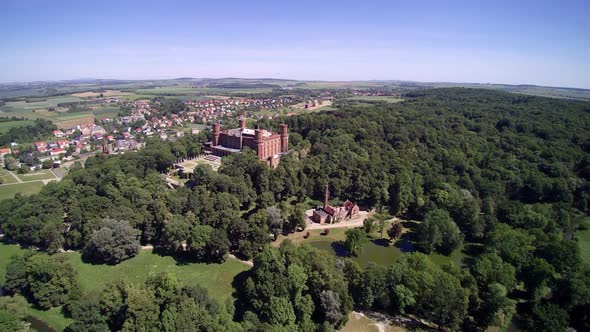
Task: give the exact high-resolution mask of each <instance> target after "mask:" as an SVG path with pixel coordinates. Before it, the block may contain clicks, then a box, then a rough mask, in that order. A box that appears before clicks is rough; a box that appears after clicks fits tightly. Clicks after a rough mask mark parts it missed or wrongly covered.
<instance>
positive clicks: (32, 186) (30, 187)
mask: <svg viewBox="0 0 590 332" xmlns="http://www.w3.org/2000/svg"><path fill="white" fill-rule="evenodd" d="M41 188H43V182H41V181H34V182H26V183H11V184H3V185H0V201H1V200H3V199H7V198H13V197H14V195H15V194H16V193H20V194H22V195H25V196H30V195H33V194H36V193H38V192H40V191H41Z"/></svg>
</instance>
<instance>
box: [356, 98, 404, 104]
mask: <svg viewBox="0 0 590 332" xmlns="http://www.w3.org/2000/svg"><path fill="white" fill-rule="evenodd" d="M347 99H348V100H354V101H384V102H387V103H399V102H400V101H402V100H403V99H401V98H399V97H393V96H358V97H350V98H347Z"/></svg>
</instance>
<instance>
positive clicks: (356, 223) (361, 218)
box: [305, 210, 401, 231]
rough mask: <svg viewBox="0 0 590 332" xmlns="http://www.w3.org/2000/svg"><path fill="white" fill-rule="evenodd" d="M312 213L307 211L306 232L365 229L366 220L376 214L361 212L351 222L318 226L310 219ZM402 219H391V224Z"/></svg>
mask: <svg viewBox="0 0 590 332" xmlns="http://www.w3.org/2000/svg"><path fill="white" fill-rule="evenodd" d="M311 213H313V210H308V211H306V217H307V221H308V224H307V227H306V228H305V230H306V231H311V230H314V229H331V228H357V227H363V223H364V222H365V219H367V218H369V217H370V216H372V215H374V214H375V212H374V211H370V212H367V211H360V212H359V214H358V216H356V217H355V218H353V219H350V220H346V221H342V222H338V223H335V224H318V223H315V222H313V221H311V219H309V217H310V216H311ZM400 220H401V219H400V218H397V217H394V218H391V219H389V220H388V221H389V222H393V221H400Z"/></svg>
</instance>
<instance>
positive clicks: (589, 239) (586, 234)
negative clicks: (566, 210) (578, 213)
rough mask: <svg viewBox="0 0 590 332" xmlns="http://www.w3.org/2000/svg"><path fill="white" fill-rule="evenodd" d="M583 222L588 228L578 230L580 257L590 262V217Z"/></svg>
mask: <svg viewBox="0 0 590 332" xmlns="http://www.w3.org/2000/svg"><path fill="white" fill-rule="evenodd" d="M581 223H582V224H584V225H586V230H584V231H578V232H576V238H577V239H578V244H579V245H580V257H582V260H583V261H584V262H585V263H587V264H590V217H586V218H584V219H583V221H582V222H581Z"/></svg>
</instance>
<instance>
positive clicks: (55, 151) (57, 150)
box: [49, 149, 66, 156]
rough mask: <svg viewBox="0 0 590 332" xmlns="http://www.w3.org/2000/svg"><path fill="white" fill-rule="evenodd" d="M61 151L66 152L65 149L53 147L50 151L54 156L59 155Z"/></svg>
mask: <svg viewBox="0 0 590 332" xmlns="http://www.w3.org/2000/svg"><path fill="white" fill-rule="evenodd" d="M60 153H66V150H65V149H53V150H51V152H50V153H49V154H50V155H52V156H58V155H59V154H60Z"/></svg>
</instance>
